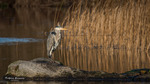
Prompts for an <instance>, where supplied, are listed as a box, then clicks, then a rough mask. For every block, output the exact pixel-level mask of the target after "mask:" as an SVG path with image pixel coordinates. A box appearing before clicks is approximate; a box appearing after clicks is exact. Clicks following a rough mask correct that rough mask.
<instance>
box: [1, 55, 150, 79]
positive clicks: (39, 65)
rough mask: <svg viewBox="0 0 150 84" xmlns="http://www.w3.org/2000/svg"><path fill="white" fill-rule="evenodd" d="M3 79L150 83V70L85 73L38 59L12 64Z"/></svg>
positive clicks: (44, 59)
mask: <svg viewBox="0 0 150 84" xmlns="http://www.w3.org/2000/svg"><path fill="white" fill-rule="evenodd" d="M3 79H4V80H7V81H29V80H35V81H36V80H37V81H50V80H60V81H64V80H71V81H73V80H80V81H81V80H87V81H95V80H96V81H150V69H136V70H131V71H128V72H125V73H107V72H104V71H84V70H79V69H75V68H71V67H68V66H64V65H63V64H62V63H60V62H58V61H54V60H52V59H47V58H36V59H33V60H31V61H23V60H19V61H16V62H13V63H11V64H10V65H9V66H8V70H7V73H6V75H5V76H4V77H3Z"/></svg>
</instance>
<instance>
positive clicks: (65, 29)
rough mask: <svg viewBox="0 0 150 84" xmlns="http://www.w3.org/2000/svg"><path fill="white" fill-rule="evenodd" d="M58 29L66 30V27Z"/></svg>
mask: <svg viewBox="0 0 150 84" xmlns="http://www.w3.org/2000/svg"><path fill="white" fill-rule="evenodd" d="M59 30H68V29H66V28H59Z"/></svg>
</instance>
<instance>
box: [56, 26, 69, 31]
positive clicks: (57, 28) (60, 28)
mask: <svg viewBox="0 0 150 84" xmlns="http://www.w3.org/2000/svg"><path fill="white" fill-rule="evenodd" d="M55 30H67V29H66V28H63V27H61V26H56V27H55Z"/></svg>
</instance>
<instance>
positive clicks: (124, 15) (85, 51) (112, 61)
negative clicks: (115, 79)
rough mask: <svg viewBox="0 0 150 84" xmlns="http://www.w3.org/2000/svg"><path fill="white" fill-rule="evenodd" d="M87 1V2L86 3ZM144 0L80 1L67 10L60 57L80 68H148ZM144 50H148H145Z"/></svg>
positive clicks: (149, 39) (149, 38) (149, 41)
mask: <svg viewBox="0 0 150 84" xmlns="http://www.w3.org/2000/svg"><path fill="white" fill-rule="evenodd" d="M87 3H88V2H87ZM147 4H149V2H148V1H146V0H138V1H134V0H129V1H120V0H114V1H113V0H110V1H109V0H106V1H105V0H100V1H99V2H96V3H95V4H94V6H90V7H89V6H88V4H83V2H80V3H79V4H78V5H73V6H71V7H70V8H69V9H68V12H67V15H66V17H65V19H64V22H63V24H64V25H65V27H66V28H68V29H69V31H68V32H65V33H64V35H63V41H62V45H61V46H60V47H59V49H61V52H62V53H61V56H60V58H64V59H59V60H60V61H62V62H63V63H64V64H65V65H68V66H71V67H76V68H80V69H83V70H103V71H107V72H124V71H127V70H131V69H136V68H150V66H149V64H150V56H149V54H148V53H149V50H148V49H149V45H150V28H149V23H148V22H147V19H150V18H148V17H147V15H148V13H149V12H148V5H147ZM146 51H147V52H146Z"/></svg>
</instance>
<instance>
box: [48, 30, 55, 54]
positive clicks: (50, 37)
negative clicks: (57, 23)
mask: <svg viewBox="0 0 150 84" xmlns="http://www.w3.org/2000/svg"><path fill="white" fill-rule="evenodd" d="M54 44H55V41H54V35H53V33H52V32H50V34H49V35H48V38H47V54H48V55H49V54H50V52H51V51H52V50H53V47H54Z"/></svg>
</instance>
